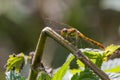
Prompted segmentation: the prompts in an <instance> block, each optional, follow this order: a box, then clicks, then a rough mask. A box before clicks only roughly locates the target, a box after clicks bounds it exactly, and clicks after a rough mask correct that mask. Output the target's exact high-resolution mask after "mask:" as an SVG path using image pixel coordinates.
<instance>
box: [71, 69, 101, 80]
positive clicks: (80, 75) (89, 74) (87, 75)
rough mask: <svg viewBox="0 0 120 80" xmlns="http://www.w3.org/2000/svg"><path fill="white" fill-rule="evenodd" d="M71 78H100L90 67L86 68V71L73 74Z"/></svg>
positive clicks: (94, 79)
mask: <svg viewBox="0 0 120 80" xmlns="http://www.w3.org/2000/svg"><path fill="white" fill-rule="evenodd" d="M71 80H99V77H98V76H96V74H94V73H93V72H92V71H91V70H90V69H89V68H85V70H84V71H82V72H80V73H76V74H75V75H73V77H72V79H71Z"/></svg>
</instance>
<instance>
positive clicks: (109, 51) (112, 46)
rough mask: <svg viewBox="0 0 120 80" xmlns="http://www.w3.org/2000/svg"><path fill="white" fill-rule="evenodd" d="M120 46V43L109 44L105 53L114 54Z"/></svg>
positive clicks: (107, 54)
mask: <svg viewBox="0 0 120 80" xmlns="http://www.w3.org/2000/svg"><path fill="white" fill-rule="evenodd" d="M119 48H120V45H113V44H112V45H110V46H108V47H106V49H105V53H104V54H105V55H106V56H109V55H111V54H113V53H114V52H115V51H116V50H117V49H119Z"/></svg>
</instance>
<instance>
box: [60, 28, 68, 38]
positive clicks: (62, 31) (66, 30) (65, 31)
mask: <svg viewBox="0 0 120 80" xmlns="http://www.w3.org/2000/svg"><path fill="white" fill-rule="evenodd" d="M67 34H68V29H66V28H63V29H62V30H61V35H62V36H66V35H67Z"/></svg>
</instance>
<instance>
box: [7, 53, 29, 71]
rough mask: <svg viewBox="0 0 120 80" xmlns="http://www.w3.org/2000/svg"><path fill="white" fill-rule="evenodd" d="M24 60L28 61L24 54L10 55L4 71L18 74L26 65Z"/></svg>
mask: <svg viewBox="0 0 120 80" xmlns="http://www.w3.org/2000/svg"><path fill="white" fill-rule="evenodd" d="M26 58H27V59H29V58H30V57H28V56H25V55H24V53H20V54H18V55H15V54H13V55H10V56H9V59H8V61H7V64H6V71H7V72H8V71H11V70H15V71H16V72H18V73H19V72H20V71H21V69H22V68H23V66H24V64H25V63H26Z"/></svg>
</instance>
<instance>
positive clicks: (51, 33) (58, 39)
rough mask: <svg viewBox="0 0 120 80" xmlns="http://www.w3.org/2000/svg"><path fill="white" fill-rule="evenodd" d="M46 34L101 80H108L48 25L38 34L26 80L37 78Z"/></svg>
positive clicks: (105, 75)
mask: <svg viewBox="0 0 120 80" xmlns="http://www.w3.org/2000/svg"><path fill="white" fill-rule="evenodd" d="M47 36H49V37H51V38H52V39H54V40H55V41H56V42H58V43H59V44H61V45H62V46H63V47H65V48H66V49H67V50H69V51H70V52H71V53H72V54H73V55H74V56H75V57H76V58H77V59H79V60H81V61H82V62H83V63H84V64H85V65H86V66H88V67H89V68H91V69H92V70H93V71H94V72H95V73H96V74H97V75H98V76H99V77H100V78H101V79H102V80H110V79H109V77H108V75H107V74H105V73H104V72H103V71H102V70H100V69H99V68H98V67H97V66H96V65H95V64H93V63H92V62H91V61H90V60H89V59H88V58H87V57H86V56H85V55H84V54H83V53H82V52H81V51H80V50H79V49H78V48H76V47H75V46H73V45H72V44H71V43H70V42H69V41H67V40H65V39H64V38H63V37H62V36H60V35H59V34H57V33H56V32H55V31H54V30H52V29H51V28H49V27H46V28H44V29H43V30H42V32H41V34H40V38H39V41H38V44H37V48H36V51H35V56H34V58H33V62H32V69H31V72H30V74H29V79H28V80H36V78H37V75H38V72H39V71H38V70H37V69H38V68H39V67H40V66H39V64H40V62H41V58H42V54H43V49H44V45H45V41H46V38H47Z"/></svg>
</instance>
